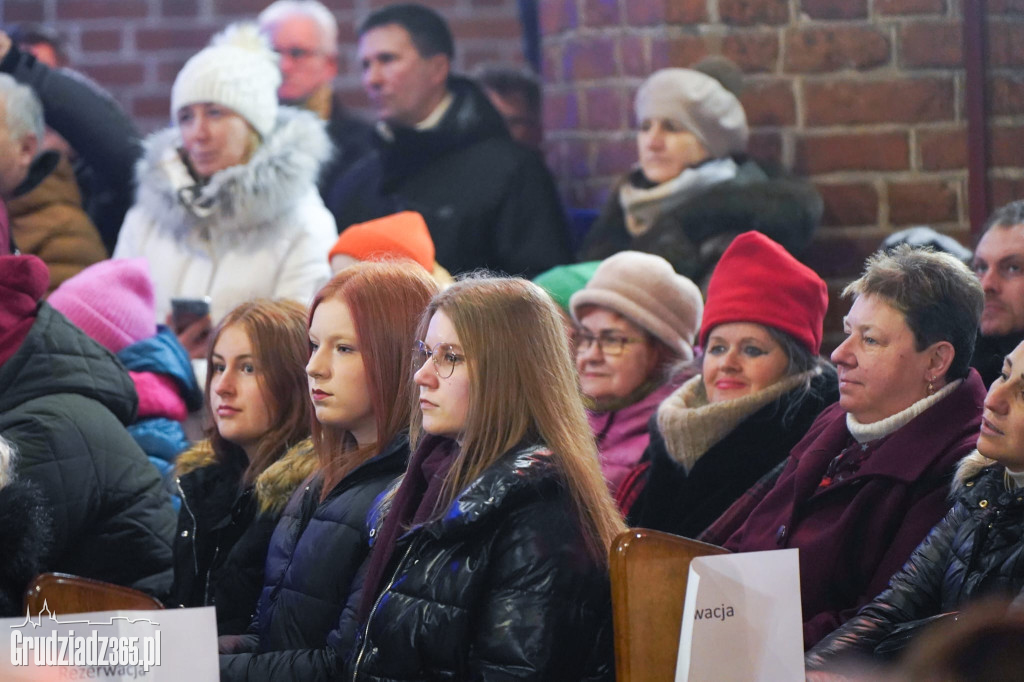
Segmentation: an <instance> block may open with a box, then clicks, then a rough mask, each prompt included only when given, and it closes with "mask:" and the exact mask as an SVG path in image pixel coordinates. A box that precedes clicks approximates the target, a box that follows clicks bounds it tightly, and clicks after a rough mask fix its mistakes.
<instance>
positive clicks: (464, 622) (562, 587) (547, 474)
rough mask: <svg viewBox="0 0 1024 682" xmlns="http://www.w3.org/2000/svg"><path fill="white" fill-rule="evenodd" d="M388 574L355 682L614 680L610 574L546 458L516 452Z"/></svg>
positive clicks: (420, 534)
mask: <svg viewBox="0 0 1024 682" xmlns="http://www.w3.org/2000/svg"><path fill="white" fill-rule="evenodd" d="M373 523H377V522H373ZM385 576H387V577H386V582H385V587H384V590H383V591H382V593H381V595H380V596H378V598H377V600H376V602H375V604H374V607H373V609H372V610H371V612H370V615H369V618H368V623H367V625H366V627H365V628H364V629H363V631H362V635H361V637H360V641H359V642H358V644H357V646H356V648H355V651H354V658H353V660H352V661H351V662H350V665H349V668H350V670H349V677H348V679H354V680H360V681H363V682H365V681H368V680H375V681H383V680H403V681H408V680H512V679H515V680H559V681H562V682H572V681H575V680H583V679H606V678H611V668H612V651H611V599H610V596H609V582H608V572H607V568H606V567H605V566H604V565H601V564H599V563H597V562H595V561H594V560H593V559H591V557H590V554H589V553H588V551H587V549H586V547H585V545H584V539H583V535H582V533H581V530H580V528H579V526H578V524H577V521H576V514H575V513H574V512H573V510H572V509H571V507H570V500H569V494H568V492H567V490H566V488H565V486H564V484H563V482H562V479H561V475H560V473H559V471H558V469H557V467H556V466H555V465H554V464H553V463H552V462H551V460H550V454H549V452H548V451H546V450H543V449H539V448H529V449H524V450H519V451H512V452H509V453H508V454H506V455H505V456H504V457H503V458H502V459H501V460H499V461H498V462H497V463H496V464H494V465H493V466H491V467H490V468H489V469H487V470H486V471H485V472H484V473H483V475H481V476H480V478H478V479H477V480H476V481H474V482H473V483H471V484H470V485H469V486H468V487H467V488H466V489H465V490H464V491H463V492H462V493H461V494H460V495H459V496H458V498H457V499H456V500H455V502H453V503H452V505H451V506H450V507H449V509H448V511H447V512H445V514H444V515H443V516H442V517H441V518H440V519H439V520H436V521H431V522H428V523H426V524H423V525H420V526H416V527H414V528H413V529H412V530H410V531H409V532H407V533H406V534H405V535H403V536H401V537H400V538H399V540H398V543H397V545H396V546H395V550H394V554H393V555H392V561H391V565H390V566H389V567H388V569H387V570H386V571H385Z"/></svg>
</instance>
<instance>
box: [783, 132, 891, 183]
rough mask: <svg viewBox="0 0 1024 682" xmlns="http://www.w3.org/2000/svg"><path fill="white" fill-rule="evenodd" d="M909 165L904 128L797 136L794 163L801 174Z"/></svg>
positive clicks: (877, 169) (881, 168)
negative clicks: (873, 131)
mask: <svg viewBox="0 0 1024 682" xmlns="http://www.w3.org/2000/svg"><path fill="white" fill-rule="evenodd" d="M909 165H910V145H909V142H908V140H907V134H906V133H903V132H892V133H863V134H858V133H842V134H836V135H816V136H813V137H804V138H801V139H799V140H797V146H796V163H795V164H794V166H795V169H796V171H797V173H798V174H801V175H816V174H819V173H830V172H833V171H845V170H851V171H894V170H905V169H907V168H908V167H909Z"/></svg>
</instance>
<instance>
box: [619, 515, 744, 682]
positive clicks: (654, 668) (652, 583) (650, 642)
mask: <svg viewBox="0 0 1024 682" xmlns="http://www.w3.org/2000/svg"><path fill="white" fill-rule="evenodd" d="M713 554H728V550H726V549H723V548H722V547H718V546H716V545H709V544H707V543H704V542H698V541H697V540H690V539H688V538H682V537H679V536H676V535H670V534H668V533H661V532H659V531H655V530H647V529H646V528H631V529H629V530H627V531H625V532H624V533H621V534H619V536H618V537H616V538H615V541H614V542H613V543H612V548H611V580H612V618H613V623H614V628H615V673H616V680H617V682H672V680H674V679H675V674H676V656H677V654H678V652H679V631H680V628H681V626H682V622H683V602H684V600H685V598H686V580H687V578H688V577H689V572H690V561H691V560H693V559H694V558H696V557H701V556H709V555H713Z"/></svg>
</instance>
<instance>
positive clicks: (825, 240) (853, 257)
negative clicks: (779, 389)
mask: <svg viewBox="0 0 1024 682" xmlns="http://www.w3.org/2000/svg"><path fill="white" fill-rule="evenodd" d="M856 235H857V236H849V235H848V233H847V232H846V231H845V230H844V231H841V232H840V231H837V230H819V231H818V232H817V233H816V234H815V235H814V239H813V240H811V245H810V246H808V247H807V249H806V250H805V251H804V252H803V253H802V254H800V260H801V261H802V262H804V263H806V264H807V265H809V266H811V268H813V269H814V271H815V272H816V273H818V274H819V275H820V276H821V277H823V278H825V279H826V280H829V279H832V278H838V279H840V281H839V282H831V283H830V286H829V292H828V300H829V306H828V312H827V313H826V314H825V328H826V329H833V330H840V329H842V318H843V316H844V315H846V313H848V312H849V311H850V302H849V301H848V300H846V299H844V298H842V297H841V296H840V293H841V292H842V290H843V287H845V286H846V285H847V284H848V283H849V282H851V281H853V280H854V279H855V278H856V277H857V276H858V274H860V271H861V270H862V269H863V268H864V260H865V259H866V258H867V257H868V256H870V255H871V254H872V253H874V252H875V251H876V250H877V249H878V245H879V244H880V243H881V241H882V239H884V238H885V235H886V233H885V232H884V231H883V230H879V229H878V228H877V227H874V228H868V227H865V228H863V229H861V230H857V232H856ZM837 323H838V324H837ZM842 338H843V337H842V334H841V333H840V334H839V339H840V340H842ZM822 351H823V352H825V353H827V352H828V350H827V349H825V348H823V349H822Z"/></svg>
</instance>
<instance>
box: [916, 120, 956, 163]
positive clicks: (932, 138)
mask: <svg viewBox="0 0 1024 682" xmlns="http://www.w3.org/2000/svg"><path fill="white" fill-rule="evenodd" d="M917 146H918V149H920V150H921V170H926V171H933V170H954V169H958V168H966V167H967V131H966V130H964V129H963V128H959V129H951V130H921V131H918V133H917Z"/></svg>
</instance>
